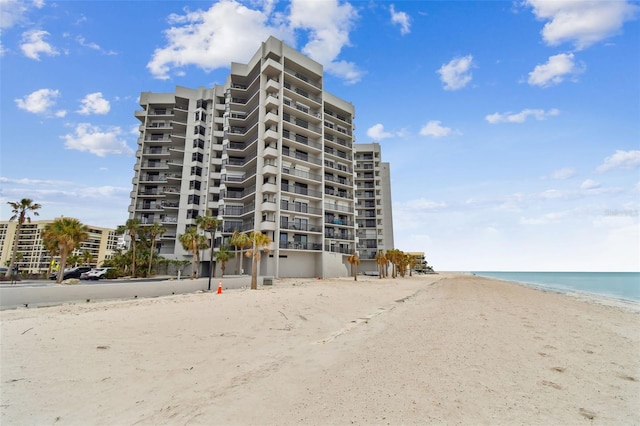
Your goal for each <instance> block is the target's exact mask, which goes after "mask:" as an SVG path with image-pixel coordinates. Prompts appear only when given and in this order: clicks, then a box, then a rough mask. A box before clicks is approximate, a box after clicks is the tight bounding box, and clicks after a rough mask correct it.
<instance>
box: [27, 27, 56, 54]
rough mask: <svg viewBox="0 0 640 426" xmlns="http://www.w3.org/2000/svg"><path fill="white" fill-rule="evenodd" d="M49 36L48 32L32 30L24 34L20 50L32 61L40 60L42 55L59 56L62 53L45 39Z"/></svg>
mask: <svg viewBox="0 0 640 426" xmlns="http://www.w3.org/2000/svg"><path fill="white" fill-rule="evenodd" d="M48 35H49V33H48V32H47V31H43V30H31V31H26V32H24V33H22V43H21V44H20V49H21V50H22V53H24V56H26V57H27V58H30V59H35V60H36V61H39V60H40V55H41V54H43V55H47V56H57V55H59V54H60V53H59V52H58V51H57V50H56V49H55V48H54V47H53V46H52V45H50V44H49V43H47V42H46V41H45V38H46V37H47V36H48Z"/></svg>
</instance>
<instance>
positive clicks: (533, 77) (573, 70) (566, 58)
mask: <svg viewBox="0 0 640 426" xmlns="http://www.w3.org/2000/svg"><path fill="white" fill-rule="evenodd" d="M585 69H586V67H585V66H584V65H576V63H575V62H574V55H573V53H560V54H558V55H553V56H550V57H549V60H548V61H547V63H546V64H542V65H536V67H535V68H534V69H533V71H531V72H530V73H529V80H528V82H529V84H530V85H532V86H540V87H549V86H553V85H555V84H559V83H562V82H563V81H564V79H565V78H566V77H572V78H575V76H576V75H578V74H580V73H582V72H584V70H585Z"/></svg>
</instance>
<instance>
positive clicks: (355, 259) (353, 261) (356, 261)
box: [349, 251, 360, 281]
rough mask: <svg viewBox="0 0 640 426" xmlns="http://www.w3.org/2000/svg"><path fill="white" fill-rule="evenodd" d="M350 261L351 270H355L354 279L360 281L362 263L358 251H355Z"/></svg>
mask: <svg viewBox="0 0 640 426" xmlns="http://www.w3.org/2000/svg"><path fill="white" fill-rule="evenodd" d="M349 263H350V264H351V270H352V271H353V280H354V281H358V265H360V255H359V254H358V252H357V251H354V252H353V254H352V255H351V256H349Z"/></svg>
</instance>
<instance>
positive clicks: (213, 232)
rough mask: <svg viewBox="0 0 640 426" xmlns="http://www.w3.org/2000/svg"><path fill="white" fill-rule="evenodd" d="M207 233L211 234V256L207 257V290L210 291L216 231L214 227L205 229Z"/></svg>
mask: <svg viewBox="0 0 640 426" xmlns="http://www.w3.org/2000/svg"><path fill="white" fill-rule="evenodd" d="M205 231H207V232H208V233H209V234H211V256H210V258H209V285H208V286H207V291H211V276H212V275H213V236H214V234H215V232H216V230H215V229H214V228H207V229H205Z"/></svg>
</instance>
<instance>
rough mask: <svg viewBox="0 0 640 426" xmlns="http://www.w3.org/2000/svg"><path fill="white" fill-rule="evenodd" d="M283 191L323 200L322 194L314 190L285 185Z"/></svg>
mask: <svg viewBox="0 0 640 426" xmlns="http://www.w3.org/2000/svg"><path fill="white" fill-rule="evenodd" d="M281 189H282V191H285V192H292V193H294V194H300V195H307V196H309V197H316V198H322V192H320V191H314V190H313V189H309V188H305V187H303V186H298V185H288V184H283V185H282V187H281Z"/></svg>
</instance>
